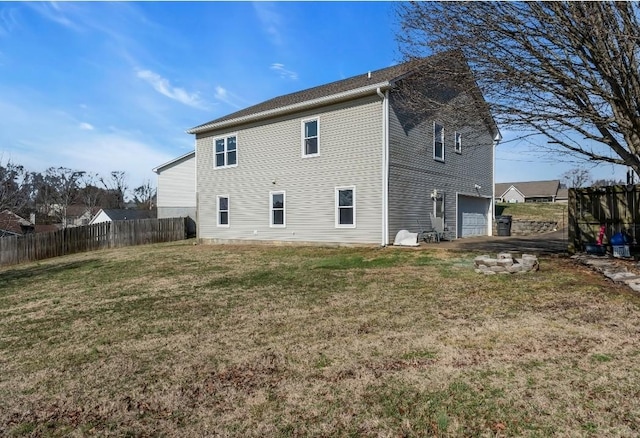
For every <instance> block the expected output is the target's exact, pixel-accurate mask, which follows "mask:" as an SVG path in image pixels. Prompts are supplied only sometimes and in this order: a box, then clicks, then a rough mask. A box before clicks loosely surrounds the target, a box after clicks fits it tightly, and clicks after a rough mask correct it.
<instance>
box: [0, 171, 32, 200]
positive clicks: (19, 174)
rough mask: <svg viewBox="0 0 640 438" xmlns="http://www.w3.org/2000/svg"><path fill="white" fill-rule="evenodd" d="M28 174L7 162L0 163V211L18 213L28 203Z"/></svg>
mask: <svg viewBox="0 0 640 438" xmlns="http://www.w3.org/2000/svg"><path fill="white" fill-rule="evenodd" d="M28 183H29V173H28V172H27V171H26V170H25V169H24V167H22V166H20V165H18V164H15V163H13V162H11V161H7V162H6V163H5V164H4V165H2V163H0V211H4V210H11V211H12V212H13V213H18V212H19V211H20V210H22V209H23V208H24V207H25V206H26V205H27V204H28V202H29V189H28V187H27V185H28Z"/></svg>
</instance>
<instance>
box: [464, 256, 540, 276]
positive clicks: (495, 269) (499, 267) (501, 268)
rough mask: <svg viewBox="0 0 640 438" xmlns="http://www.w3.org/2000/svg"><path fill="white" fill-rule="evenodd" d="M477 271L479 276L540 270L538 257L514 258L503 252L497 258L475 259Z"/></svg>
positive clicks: (484, 257) (480, 257)
mask: <svg viewBox="0 0 640 438" xmlns="http://www.w3.org/2000/svg"><path fill="white" fill-rule="evenodd" d="M474 264H475V271H476V272H477V273H478V274H487V275H493V274H524V273H526V272H531V271H537V270H538V269H540V264H539V263H538V257H536V256H534V255H531V254H522V257H514V254H511V253H509V252H501V253H499V254H498V256H497V257H496V258H492V257H490V256H488V255H481V256H478V257H476V258H475V259H474Z"/></svg>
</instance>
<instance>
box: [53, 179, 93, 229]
mask: <svg viewBox="0 0 640 438" xmlns="http://www.w3.org/2000/svg"><path fill="white" fill-rule="evenodd" d="M84 173H85V172H83V171H79V170H73V169H68V168H66V167H50V168H48V169H47V170H46V171H45V177H44V179H45V183H46V184H47V186H49V187H51V188H52V189H53V201H54V202H55V206H54V207H53V208H52V211H53V213H54V215H55V216H56V217H57V218H58V220H59V221H60V222H61V223H62V225H63V226H64V227H66V226H67V209H68V208H69V205H71V204H72V203H73V202H74V201H75V200H76V197H77V195H78V183H79V181H80V179H81V178H82V176H83V175H84Z"/></svg>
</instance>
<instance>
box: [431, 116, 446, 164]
mask: <svg viewBox="0 0 640 438" xmlns="http://www.w3.org/2000/svg"><path fill="white" fill-rule="evenodd" d="M433 159H434V160H438V161H444V127H443V126H442V125H439V124H437V123H434V124H433Z"/></svg>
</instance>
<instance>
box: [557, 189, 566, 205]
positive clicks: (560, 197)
mask: <svg viewBox="0 0 640 438" xmlns="http://www.w3.org/2000/svg"><path fill="white" fill-rule="evenodd" d="M555 202H569V189H566V188H561V189H558V194H557V195H556V199H555Z"/></svg>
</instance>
